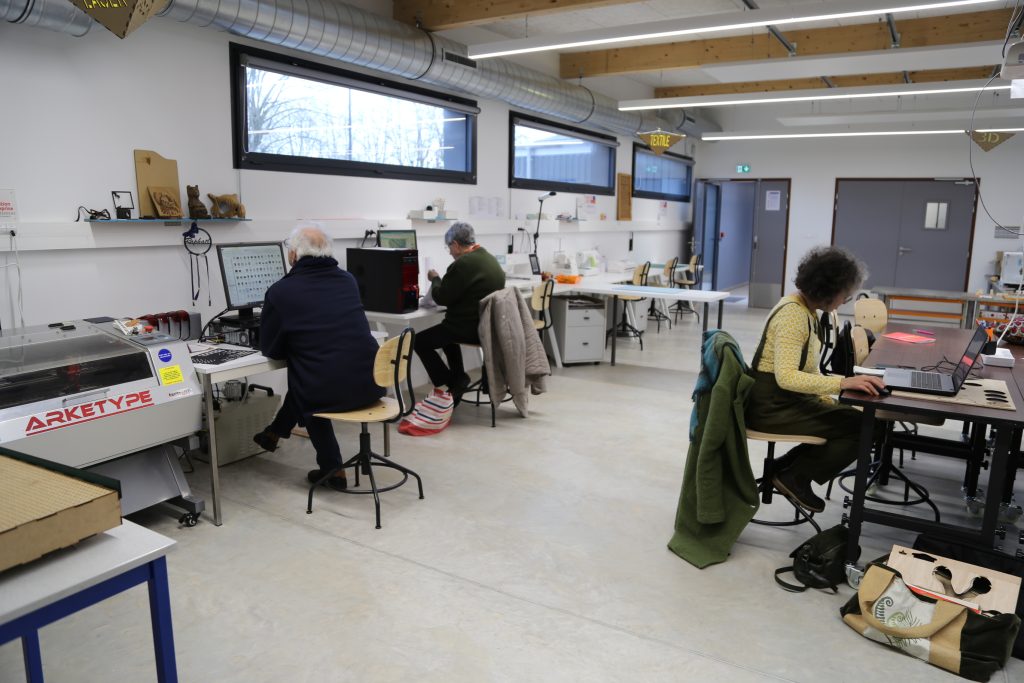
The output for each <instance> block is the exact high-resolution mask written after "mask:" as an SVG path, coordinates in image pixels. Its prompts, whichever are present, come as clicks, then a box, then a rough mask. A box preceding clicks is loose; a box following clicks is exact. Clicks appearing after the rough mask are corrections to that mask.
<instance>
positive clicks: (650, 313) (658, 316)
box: [647, 256, 679, 333]
mask: <svg viewBox="0 0 1024 683" xmlns="http://www.w3.org/2000/svg"><path fill="white" fill-rule="evenodd" d="M678 265H679V257H678V256H673V257H672V259H671V260H670V261H669V262H668V263H666V264H665V268H664V270H663V271H662V274H661V286H662V287H674V286H675V285H674V283H673V278H674V277H675V274H676V266H678ZM659 303H660V304H661V308H658V304H659ZM664 308H665V301H664V299H659V298H657V297H651V307H650V308H649V309H648V310H647V319H648V320H653V321H655V322H656V323H657V324H658V332H659V333H660V332H661V322H662V321H663V320H664V321H665V322H666V323H668V329H670V330H671V329H672V318H670V317H669V316H668V311H667V310H664V311H663V310H662V309H664Z"/></svg>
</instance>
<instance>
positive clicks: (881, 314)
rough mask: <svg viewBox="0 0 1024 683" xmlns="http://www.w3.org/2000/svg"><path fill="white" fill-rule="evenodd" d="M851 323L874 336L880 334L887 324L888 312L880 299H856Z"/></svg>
mask: <svg viewBox="0 0 1024 683" xmlns="http://www.w3.org/2000/svg"><path fill="white" fill-rule="evenodd" d="M853 322H854V324H855V325H859V326H860V327H863V328H866V329H869V330H871V331H872V332H873V333H874V334H881V333H882V332H884V331H885V326H886V324H888V322H889V310H888V309H887V308H886V307H885V303H883V302H882V300H881V299H868V298H864V299H857V300H856V301H855V302H854V303H853Z"/></svg>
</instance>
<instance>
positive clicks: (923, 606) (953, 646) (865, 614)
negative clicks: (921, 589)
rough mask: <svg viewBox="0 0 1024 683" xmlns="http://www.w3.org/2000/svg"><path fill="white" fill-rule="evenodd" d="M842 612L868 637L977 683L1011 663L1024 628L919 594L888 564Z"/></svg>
mask: <svg viewBox="0 0 1024 683" xmlns="http://www.w3.org/2000/svg"><path fill="white" fill-rule="evenodd" d="M839 613H840V614H841V615H842V616H843V621H844V622H846V624H847V626H849V627H850V628H852V629H853V630H854V631H856V632H857V633H859V634H861V635H862V636H864V637H865V638H869V639H871V640H874V641H877V642H879V643H882V644H883V645H888V646H889V647H891V648H893V649H894V650H899V651H900V652H903V653H905V654H908V655H912V656H914V657H917V658H919V659H923V660H925V661H926V662H928V663H929V664H933V665H935V666H938V667H940V668H943V669H945V670H947V671H951V672H953V673H955V674H957V675H960V676H963V677H964V678H967V679H970V680H972V681H987V680H988V679H989V676H991V675H992V674H993V673H994V672H995V671H998V670H999V669H1001V668H1002V667H1003V666H1004V665H1005V664H1006V660H1007V659H1008V658H1009V656H1010V649H1011V647H1012V645H1013V639H1014V638H1015V637H1016V635H1017V630H1018V629H1019V628H1020V618H1019V617H1018V616H1017V615H1016V614H1003V613H1001V612H977V611H975V610H973V609H971V608H970V607H967V606H965V605H962V604H958V603H955V602H950V601H947V600H942V599H938V600H936V599H933V598H928V597H924V596H921V595H918V594H916V593H914V592H913V591H912V590H910V588H908V587H907V584H905V583H904V582H903V577H902V576H900V573H899V572H897V571H896V570H895V569H892V568H891V567H887V566H886V565H884V564H872V565H870V566H868V569H867V572H865V574H864V577H863V578H862V579H861V582H860V586H859V587H858V589H857V594H856V595H854V596H853V597H852V598H850V600H849V601H848V602H847V603H846V604H845V605H843V607H841V608H840V610H839Z"/></svg>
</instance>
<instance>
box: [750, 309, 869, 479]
mask: <svg viewBox="0 0 1024 683" xmlns="http://www.w3.org/2000/svg"><path fill="white" fill-rule="evenodd" d="M786 305H789V304H786ZM794 305H796V304H794ZM782 308H783V307H782V306H780V307H779V308H778V309H776V310H775V312H773V313H772V315H771V316H770V317H769V318H768V321H767V322H766V323H765V325H764V332H762V333H761V343H760V344H758V346H757V352H756V353H754V362H752V363H751V364H750V376H751V377H753V378H754V386H753V388H752V389H751V390H750V395H749V397H748V398H747V408H746V414H745V419H746V422H747V427H748V428H750V429H754V430H757V431H759V432H769V433H772V434H800V435H806V436H820V437H822V438H825V439H828V442H827V443H825V444H824V445H821V446H812V445H809V444H800V445H798V446H796V447H795V448H793V449H791V450H790V451H789V453H787V454H786V459H787V460H789V459H790V458H795V460H794V461H793V464H792V466H791V470H792V471H793V472H794V473H795V474H796V475H797V476H798V477H799V478H800V479H804V480H811V479H813V480H814V481H816V482H818V483H819V484H824V483H827V482H828V481H830V480H831V479H832V478H833V477H835V476H836V475H837V474H839V473H840V472H842V471H843V470H844V469H846V467H848V466H849V465H850V464H851V463H852V462H853V461H855V460H856V459H857V444H858V441H859V435H860V423H861V412H860V411H859V410H856V409H854V408H852V407H850V406H844V405H839V404H835V403H832V402H825V401H822V400H821V396H819V395H818V394H801V393H798V392H795V391H789V390H787V389H783V388H782V387H780V386H779V384H778V382H776V381H775V374H774V373H771V372H762V371H761V370H760V369H759V367H758V366H759V365H760V364H761V354H762V353H763V352H764V345H765V341H766V340H767V337H768V328H769V326H770V325H771V322H772V318H774V317H775V314H776V313H778V312H779V310H781V309H782ZM811 334H817V335H818V338H819V339H820V338H821V334H820V331H819V330H818V323H817V321H815V322H814V329H813V330H812V328H811V321H810V320H808V321H807V342H806V343H805V344H804V350H803V354H802V355H801V356H800V367H801V368H803V367H804V364H805V363H806V362H807V353H808V349H809V347H810V343H811V337H810V336H811Z"/></svg>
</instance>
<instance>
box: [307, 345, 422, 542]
mask: <svg viewBox="0 0 1024 683" xmlns="http://www.w3.org/2000/svg"><path fill="white" fill-rule="evenodd" d="M414 337H415V332H413V330H412V328H411V327H407V328H405V329H404V330H402V333H401V334H400V335H398V336H397V337H394V338H392V339H389V340H388V341H386V342H384V344H383V345H381V347H380V349H378V350H377V357H376V359H375V360H374V363H373V379H374V381H375V382H376V383H377V385H378V386H381V387H386V388H389V389H391V390H392V391H393V392H394V398H391V397H387V396H385V397H384V398H382V399H380V400H379V401H377V402H376V403H374V404H373V405H370V406H367V407H366V408H360V409H359V410H349V411H346V412H343V413H316V414H315V417H322V418H325V419H327V420H332V421H335V422H358V423H359V424H360V426H361V431H360V433H359V452H358V453H356V454H355V455H354V456H352V457H351V458H349V459H348V460H346V461H345V462H344V463H343V464H342V465H341V467H338V468H335V469H333V470H330V471H329V472H327V473H325V474H324V476H323V477H321V478H320V480H319V481H317V482H316V483H314V484H313V485H312V486H310V487H309V498H308V500H307V503H306V514H312V513H313V493H314V492H315V491H316V488H317V487H318V486H320V485H322V484H325V483H326V482H327V481H328V480H329V479H330V478H331V477H333V476H334V475H335V474H336V473H337V472H338V471H339V470H342V469H344V468H346V467H354V468H355V475H356V476H355V487H354V488H349V489H346V490H344V491H340V493H355V494H372V495H373V505H374V511H375V512H376V516H377V528H378V529H379V528H380V495H379V494H380V493H382V492H384V491H391V490H392V489H397V488H398V487H399V486H401V485H402V484H404V483H405V482H406V481H408V479H409V476H410V475H412V476H413V477H415V478H416V484H417V486H418V487H419V494H420V499H422V498H423V480H422V479H420V475H418V474H416V473H415V472H413V471H412V470H410V469H408V468H407V467H403V466H402V465H399V464H398V463H396V462H394V461H393V460H391V442H390V437H389V433H388V425H390V424H392V423H395V422H398V421H399V420H401V419H402V418H403V417H405V416H406V415H408V414H409V413H411V412H412V409H413V408H414V407H415V405H416V396H415V394H414V392H413V387H412V375H411V373H410V372H409V363H410V359H411V358H412V347H413V339H414ZM371 423H377V424H381V425H383V429H384V455H379V454H377V453H374V452H373V450H372V449H371V448H370V430H369V426H370V424H371ZM381 467H384V468H388V469H392V470H397V471H399V472H401V473H402V479H401V480H400V481H399V482H397V483H395V484H389V485H387V486H377V480H376V478H375V477H374V476H373V470H374V468H381ZM360 473H362V474H365V475H366V476H367V477H369V479H370V488H369V489H359V475H360Z"/></svg>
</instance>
